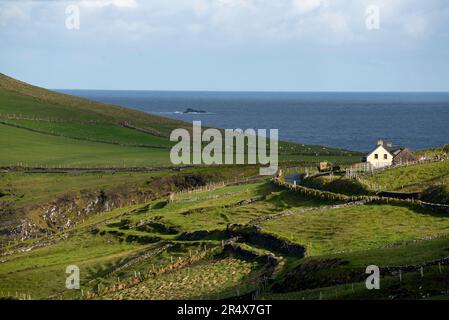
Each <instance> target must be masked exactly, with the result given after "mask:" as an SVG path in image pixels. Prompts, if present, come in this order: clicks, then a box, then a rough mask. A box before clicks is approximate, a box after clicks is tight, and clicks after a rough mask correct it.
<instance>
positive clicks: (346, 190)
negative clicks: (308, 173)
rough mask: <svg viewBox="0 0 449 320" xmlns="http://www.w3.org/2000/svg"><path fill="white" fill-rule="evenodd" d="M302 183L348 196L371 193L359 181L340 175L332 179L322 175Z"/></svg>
mask: <svg viewBox="0 0 449 320" xmlns="http://www.w3.org/2000/svg"><path fill="white" fill-rule="evenodd" d="M304 185H305V186H306V187H309V188H313V189H319V190H324V191H329V192H334V193H340V194H344V195H348V196H361V195H369V194H371V192H370V191H369V190H368V189H367V188H366V187H365V186H364V185H363V184H362V183H360V182H359V181H357V180H354V179H346V178H342V177H340V178H338V177H336V178H334V180H329V179H326V178H324V177H319V178H314V179H306V180H305V181H304Z"/></svg>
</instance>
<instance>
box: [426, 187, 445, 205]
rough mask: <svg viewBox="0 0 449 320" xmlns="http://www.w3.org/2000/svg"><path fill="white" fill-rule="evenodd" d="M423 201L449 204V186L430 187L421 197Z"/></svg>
mask: <svg viewBox="0 0 449 320" xmlns="http://www.w3.org/2000/svg"><path fill="white" fill-rule="evenodd" d="M421 200H423V201H425V202H431V203H440V204H449V186H447V185H437V186H431V187H428V188H427V189H426V190H424V192H423V193H422V195H421Z"/></svg>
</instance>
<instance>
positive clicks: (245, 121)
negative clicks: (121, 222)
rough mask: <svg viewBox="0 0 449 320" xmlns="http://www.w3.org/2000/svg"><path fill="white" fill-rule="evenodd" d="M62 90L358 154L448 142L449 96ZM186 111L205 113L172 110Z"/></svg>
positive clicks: (191, 119)
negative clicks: (383, 146)
mask: <svg viewBox="0 0 449 320" xmlns="http://www.w3.org/2000/svg"><path fill="white" fill-rule="evenodd" d="M60 91H61V92H65V93H69V94H73V95H78V96H82V97H86V98H89V99H93V100H97V101H101V102H106V103H112V104H117V105H121V106H124V107H129V108H134V109H138V110H142V111H145V112H149V113H153V114H157V115H163V116H166V117H171V118H175V119H181V120H185V121H189V122H191V121H193V120H201V121H202V122H203V124H205V125H208V126H213V127H220V128H233V129H235V128H243V129H246V128H254V129H258V128H260V129H276V128H277V129H279V134H280V137H281V139H283V140H289V141H293V142H299V143H306V144H320V145H327V146H333V147H341V148H347V149H351V150H358V151H367V150H370V149H371V148H372V147H373V146H374V144H375V142H376V140H377V139H378V138H383V139H386V140H388V141H391V142H392V143H394V144H395V145H404V146H408V147H410V148H412V149H423V148H429V147H435V146H439V145H442V144H448V143H449V93H268V92H266V93H260V92H242V93H236V92H170V91H164V92H159V91H94V90H60ZM187 108H193V109H200V110H204V111H207V112H208V113H207V114H195V115H193V114H179V113H176V112H182V111H184V110H185V109H187Z"/></svg>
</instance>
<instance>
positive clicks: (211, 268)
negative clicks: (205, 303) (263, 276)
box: [103, 258, 258, 300]
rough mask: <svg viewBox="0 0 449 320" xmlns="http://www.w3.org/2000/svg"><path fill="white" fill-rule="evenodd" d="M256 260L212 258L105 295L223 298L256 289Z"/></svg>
mask: <svg viewBox="0 0 449 320" xmlns="http://www.w3.org/2000/svg"><path fill="white" fill-rule="evenodd" d="M257 268H258V265H257V263H255V262H246V261H244V260H239V259H232V258H226V259H213V260H208V261H203V262H200V263H198V264H196V265H194V266H191V267H189V268H181V269H179V270H176V271H175V272H171V273H167V274H163V275H161V276H158V277H153V278H151V279H149V280H147V281H144V282H142V283H141V284H138V285H136V286H133V287H131V288H129V289H125V290H121V291H119V292H118V293H115V294H111V295H106V296H104V297H103V298H105V299H119V300H125V299H126V300H129V299H131V300H142V299H143V300H172V299H173V300H180V299H224V298H230V297H234V296H237V292H239V294H245V293H247V292H249V291H251V290H254V289H255V288H256V285H255V282H256V280H257V279H256V277H254V276H252V275H251V273H252V272H254V271H256V270H257Z"/></svg>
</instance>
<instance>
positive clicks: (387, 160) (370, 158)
mask: <svg viewBox="0 0 449 320" xmlns="http://www.w3.org/2000/svg"><path fill="white" fill-rule="evenodd" d="M390 148H391V146H386V145H384V142H383V140H379V141H377V147H376V148H375V149H374V150H372V151H371V152H370V153H368V155H367V156H366V158H365V159H364V162H367V163H369V164H370V165H372V166H373V167H374V168H376V169H379V168H384V167H389V166H391V165H392V164H393V158H394V156H393V154H392V153H391V152H390Z"/></svg>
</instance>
